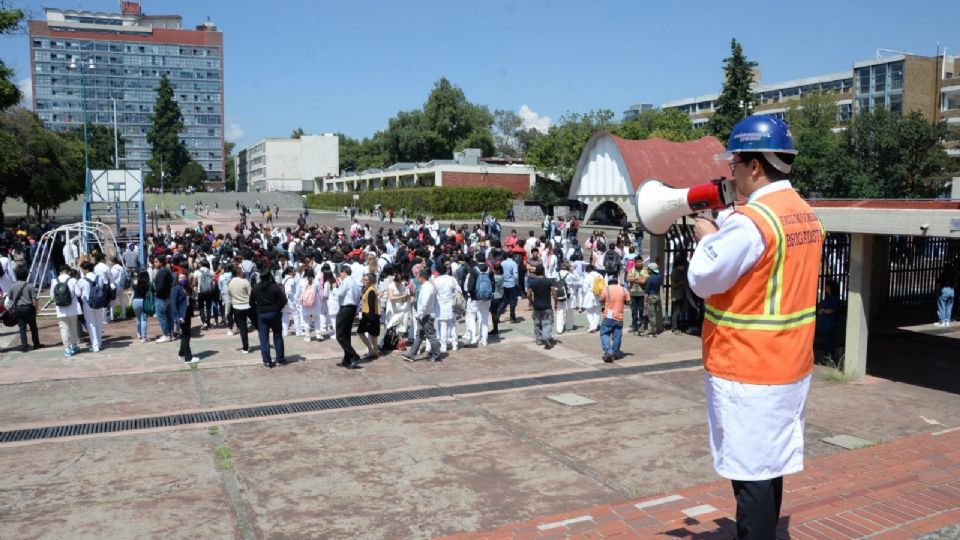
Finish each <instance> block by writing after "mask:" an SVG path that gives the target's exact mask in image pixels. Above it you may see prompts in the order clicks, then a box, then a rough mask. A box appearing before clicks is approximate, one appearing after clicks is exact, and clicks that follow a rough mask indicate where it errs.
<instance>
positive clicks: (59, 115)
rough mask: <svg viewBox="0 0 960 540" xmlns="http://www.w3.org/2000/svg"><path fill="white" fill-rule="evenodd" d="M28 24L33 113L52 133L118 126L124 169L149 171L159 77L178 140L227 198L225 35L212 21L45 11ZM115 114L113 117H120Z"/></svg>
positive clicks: (124, 5)
mask: <svg viewBox="0 0 960 540" xmlns="http://www.w3.org/2000/svg"><path fill="white" fill-rule="evenodd" d="M45 11H46V20H32V21H30V24H29V28H30V59H31V70H32V79H33V109H34V111H35V112H36V113H37V115H38V116H39V117H40V119H41V121H43V123H44V124H45V125H46V126H47V127H49V128H51V129H55V130H66V129H70V128H75V127H79V126H82V123H83V117H84V108H85V109H86V116H87V121H88V122H90V123H92V124H103V125H108V126H112V125H113V123H114V120H115V121H116V125H117V129H118V131H119V134H120V135H121V136H123V138H124V141H125V155H124V161H123V162H122V163H121V167H126V168H130V169H136V168H141V167H142V168H146V162H147V160H148V159H150V155H151V150H150V145H149V144H148V143H147V131H148V130H149V129H150V126H151V125H152V123H151V121H150V115H151V114H152V112H153V106H154V102H155V100H156V87H157V85H158V83H159V80H160V77H161V76H162V75H166V76H167V77H168V78H169V79H170V83H171V85H172V86H173V89H174V99H175V100H176V101H177V103H178V104H179V105H180V111H181V113H182V114H183V123H184V129H183V131H182V132H181V134H180V136H181V140H182V141H183V142H184V144H185V145H186V147H187V150H188V151H189V152H190V156H191V157H192V158H193V160H194V161H196V162H197V163H199V164H200V165H201V166H203V169H204V170H205V171H206V172H207V186H206V187H207V188H208V189H216V190H219V189H223V186H224V163H225V156H224V152H223V120H224V118H223V117H224V112H223V34H222V33H221V32H219V31H218V30H217V27H216V26H214V25H213V23H211V22H209V21H207V22H204V23H201V24H199V25H198V26H196V29H193V30H191V29H184V28H183V20H182V17H180V16H179V15H146V14H143V13H142V12H141V9H140V3H139V2H135V1H123V2H121V12H120V13H92V12H88V11H73V10H63V9H56V8H46V9H45ZM114 111H116V113H114Z"/></svg>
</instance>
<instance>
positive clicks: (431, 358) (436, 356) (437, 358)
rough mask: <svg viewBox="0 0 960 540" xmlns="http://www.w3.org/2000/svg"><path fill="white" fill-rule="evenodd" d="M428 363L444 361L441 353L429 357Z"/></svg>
mask: <svg viewBox="0 0 960 540" xmlns="http://www.w3.org/2000/svg"><path fill="white" fill-rule="evenodd" d="M427 363H428V364H440V363H443V359H442V358H440V355H438V354H437V355H433V356H431V357H430V358H427Z"/></svg>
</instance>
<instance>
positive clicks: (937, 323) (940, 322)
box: [933, 321, 944, 326]
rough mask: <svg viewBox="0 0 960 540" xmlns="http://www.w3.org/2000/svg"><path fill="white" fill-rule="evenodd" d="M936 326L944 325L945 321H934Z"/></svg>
mask: <svg viewBox="0 0 960 540" xmlns="http://www.w3.org/2000/svg"><path fill="white" fill-rule="evenodd" d="M933 325H934V326H944V324H943V321H937V322H935V323H933Z"/></svg>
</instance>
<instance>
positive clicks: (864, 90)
mask: <svg viewBox="0 0 960 540" xmlns="http://www.w3.org/2000/svg"><path fill="white" fill-rule="evenodd" d="M856 79H857V93H858V94H869V93H870V68H868V67H865V68H860V69H858V70H857V73H856Z"/></svg>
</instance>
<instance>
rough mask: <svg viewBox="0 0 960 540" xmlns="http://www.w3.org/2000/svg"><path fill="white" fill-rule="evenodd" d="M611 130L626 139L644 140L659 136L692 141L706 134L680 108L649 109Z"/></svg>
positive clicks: (677, 140) (667, 138)
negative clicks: (695, 126)
mask: <svg viewBox="0 0 960 540" xmlns="http://www.w3.org/2000/svg"><path fill="white" fill-rule="evenodd" d="M611 132H612V133H613V134H614V135H616V136H618V137H622V138H624V139H630V140H642V139H649V138H651V137H659V138H661V139H666V140H668V141H676V142H683V141H692V140H694V139H699V138H700V137H703V136H704V135H706V132H705V131H704V130H703V129H701V128H694V127H693V125H692V124H690V118H689V117H687V115H686V114H684V113H683V112H681V111H680V110H679V109H664V110H653V109H651V110H647V111H643V112H642V113H640V114H639V115H638V116H637V117H636V118H634V119H631V120H626V121H624V122H621V123H620V125H618V126H616V127H614V128H613V129H612V130H611Z"/></svg>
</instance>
